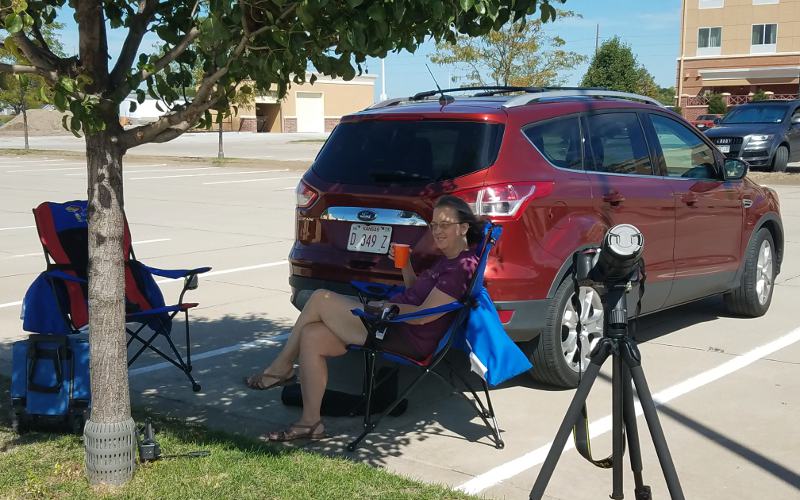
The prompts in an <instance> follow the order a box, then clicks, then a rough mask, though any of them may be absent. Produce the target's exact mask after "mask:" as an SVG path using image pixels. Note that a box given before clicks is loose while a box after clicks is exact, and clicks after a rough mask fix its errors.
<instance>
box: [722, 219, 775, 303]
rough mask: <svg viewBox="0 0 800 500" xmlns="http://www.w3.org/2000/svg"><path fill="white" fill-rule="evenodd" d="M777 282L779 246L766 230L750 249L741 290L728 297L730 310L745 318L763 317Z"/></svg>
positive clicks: (746, 253)
mask: <svg viewBox="0 0 800 500" xmlns="http://www.w3.org/2000/svg"><path fill="white" fill-rule="evenodd" d="M774 283H775V243H774V242H773V240H772V234H771V233H770V232H769V230H768V229H766V228H763V227H762V228H761V229H759V230H758V232H757V233H756V236H755V238H753V239H752V240H751V241H750V244H749V245H748V246H747V251H746V252H745V261H744V272H743V273H742V281H741V283H740V285H739V287H738V288H736V289H734V290H731V291H730V292H728V293H726V294H725V295H724V297H725V305H726V306H727V308H728V311H730V312H731V313H733V314H739V315H742V316H750V317H757V316H763V315H764V313H766V312H767V310H768V309H769V305H770V303H771V302H772V290H773V285H774Z"/></svg>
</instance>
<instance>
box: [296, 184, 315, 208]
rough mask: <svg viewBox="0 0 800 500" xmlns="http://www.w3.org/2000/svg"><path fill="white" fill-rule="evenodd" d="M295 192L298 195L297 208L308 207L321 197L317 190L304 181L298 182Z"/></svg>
mask: <svg viewBox="0 0 800 500" xmlns="http://www.w3.org/2000/svg"><path fill="white" fill-rule="evenodd" d="M294 192H295V194H296V195H297V208H308V207H310V206H311V205H313V204H314V202H315V201H317V198H318V197H319V195H318V194H317V192H316V191H314V190H313V189H312V188H311V187H310V186H309V185H308V184H306V183H305V182H303V181H300V182H298V183H297V189H295V191H294Z"/></svg>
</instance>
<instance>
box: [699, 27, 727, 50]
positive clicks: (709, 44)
mask: <svg viewBox="0 0 800 500" xmlns="http://www.w3.org/2000/svg"><path fill="white" fill-rule="evenodd" d="M721 50H722V28H700V29H699V30H697V55H698V56H718V55H720V54H721Z"/></svg>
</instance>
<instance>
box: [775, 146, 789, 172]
mask: <svg viewBox="0 0 800 500" xmlns="http://www.w3.org/2000/svg"><path fill="white" fill-rule="evenodd" d="M787 163H789V148H787V147H786V146H778V149H777V150H775V156H773V157H772V171H773V172H785V171H786V164H787Z"/></svg>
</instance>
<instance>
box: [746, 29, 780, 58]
mask: <svg viewBox="0 0 800 500" xmlns="http://www.w3.org/2000/svg"><path fill="white" fill-rule="evenodd" d="M777 40H778V25H777V24H754V25H753V38H752V40H751V43H750V53H751V54H767V53H770V52H775V51H776V48H777Z"/></svg>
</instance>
